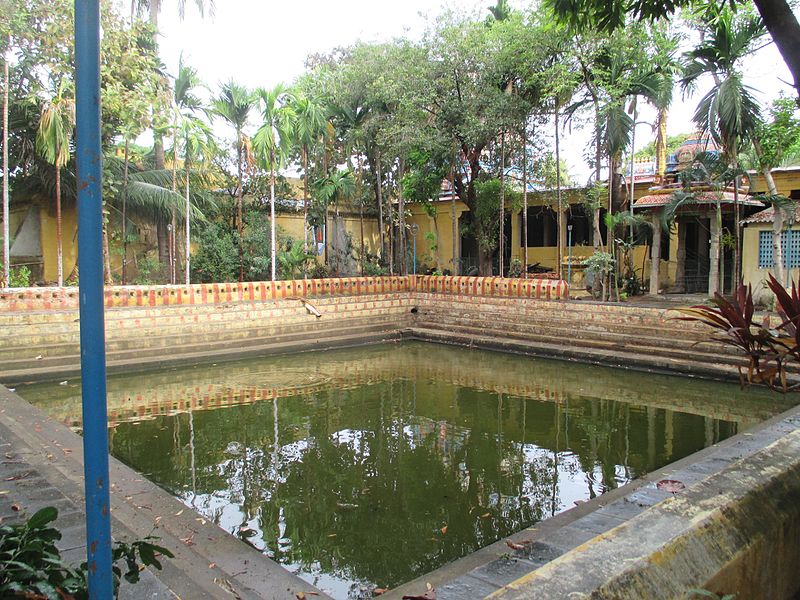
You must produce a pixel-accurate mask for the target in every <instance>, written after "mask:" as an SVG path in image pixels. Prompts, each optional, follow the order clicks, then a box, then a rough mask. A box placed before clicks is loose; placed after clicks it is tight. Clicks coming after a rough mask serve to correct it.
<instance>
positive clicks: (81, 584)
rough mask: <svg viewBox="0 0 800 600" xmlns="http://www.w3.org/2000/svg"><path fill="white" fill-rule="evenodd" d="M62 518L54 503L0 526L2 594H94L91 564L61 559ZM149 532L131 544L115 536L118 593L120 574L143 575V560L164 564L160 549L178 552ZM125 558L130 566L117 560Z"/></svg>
mask: <svg viewBox="0 0 800 600" xmlns="http://www.w3.org/2000/svg"><path fill="white" fill-rule="evenodd" d="M57 518H58V510H57V509H55V508H53V507H52V506H49V507H46V508H43V509H41V510H40V511H39V512H37V513H36V514H35V515H33V516H32V517H31V518H30V519H28V521H27V522H25V523H15V524H13V525H3V526H0V597H2V598H38V599H42V600H44V599H47V600H62V599H65V598H73V599H75V600H83V599H85V598H88V597H89V585H88V581H89V569H88V565H87V564H86V563H85V562H84V563H82V564H81V565H80V566H79V567H77V568H75V567H70V566H69V565H67V564H66V563H64V562H63V561H62V559H61V553H60V552H59V551H58V548H56V542H57V541H58V540H60V539H61V533H60V532H59V531H58V530H57V529H56V528H54V527H52V526H51V525H50V524H51V523H52V522H53V521H55V520H56V519H57ZM153 539H155V538H152V537H147V538H145V539H144V540H139V541H136V542H133V543H131V544H127V543H124V542H114V548H113V549H112V560H113V562H114V565H113V568H112V570H113V573H112V575H113V583H114V596H115V597H116V595H117V593H118V591H119V583H120V577H124V578H125V580H126V581H128V582H129V583H136V582H138V581H139V572H140V567H139V561H141V563H142V564H143V565H145V566H152V567H154V568H156V569H158V570H160V569H161V563H160V562H159V561H158V559H157V558H156V554H163V555H164V556H167V557H169V558H173V555H172V553H171V552H170V551H169V550H167V549H166V548H161V547H160V546H156V545H155V544H153V543H151V540H153ZM120 562H122V563H124V565H125V567H126V571H125V573H124V575H123V573H122V568H121V567H120V566H119V565H118V564H117V563H120Z"/></svg>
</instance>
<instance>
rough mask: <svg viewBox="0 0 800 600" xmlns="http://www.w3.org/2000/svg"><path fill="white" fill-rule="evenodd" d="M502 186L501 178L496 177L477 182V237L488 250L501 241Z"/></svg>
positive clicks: (475, 217) (481, 245)
mask: <svg viewBox="0 0 800 600" xmlns="http://www.w3.org/2000/svg"><path fill="white" fill-rule="evenodd" d="M501 188H502V184H501V183H500V180H499V179H495V178H492V179H485V180H481V181H476V182H475V196H476V210H475V214H474V216H473V223H474V224H475V225H476V228H475V237H476V239H477V240H478V245H479V246H480V248H481V249H482V250H484V251H486V252H491V251H493V250H494V249H495V248H497V246H498V243H499V235H500V190H501Z"/></svg>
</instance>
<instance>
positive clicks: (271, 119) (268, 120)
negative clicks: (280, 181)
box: [253, 84, 294, 281]
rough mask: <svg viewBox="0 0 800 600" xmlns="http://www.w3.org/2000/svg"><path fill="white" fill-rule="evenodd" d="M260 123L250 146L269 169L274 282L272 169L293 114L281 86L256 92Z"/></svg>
mask: <svg viewBox="0 0 800 600" xmlns="http://www.w3.org/2000/svg"><path fill="white" fill-rule="evenodd" d="M256 93H257V95H258V97H259V99H260V101H261V102H260V106H261V116H262V118H263V122H262V124H261V127H259V128H258V131H256V134H255V136H254V137H253V147H254V148H255V150H256V153H257V154H258V156H259V157H260V158H261V159H262V160H263V161H264V162H266V163H267V166H268V168H269V212H270V252H271V261H270V262H271V265H270V273H271V276H272V281H275V279H276V278H277V276H276V263H277V239H276V237H277V236H276V224H275V169H276V167H278V166H279V165H282V164H283V161H284V158H285V156H286V151H287V149H288V146H289V143H290V141H291V139H292V134H293V122H294V117H293V112H292V109H291V107H290V106H289V105H288V101H289V98H290V96H289V94H288V92H287V90H286V88H284V87H283V85H280V84H278V85H276V86H275V87H274V88H272V89H270V90H265V89H263V88H262V89H259V90H258V91H257V92H256Z"/></svg>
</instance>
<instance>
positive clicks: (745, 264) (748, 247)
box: [742, 223, 800, 301]
mask: <svg viewBox="0 0 800 600" xmlns="http://www.w3.org/2000/svg"><path fill="white" fill-rule="evenodd" d="M789 229H791V230H792V231H798V230H800V225H795V226H793V227H790V228H787V231H788V230H789ZM762 231H769V232H771V231H772V223H753V224H751V225H747V226H746V227H745V228H744V232H743V236H742V280H743V281H744V283H745V285H752V286H753V296H754V297H755V298H756V299H757V300H762V301H766V300H767V299H768V298H770V297H771V293H770V292H769V291H768V290H767V283H766V282H767V280H768V279H769V275H770V274H771V273H773V269H772V268H761V267H759V266H758V246H759V237H760V235H761V232H762ZM787 275H788V277H789V279H790V280H791V281H795V282H797V281H800V269H787Z"/></svg>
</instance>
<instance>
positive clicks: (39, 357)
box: [36, 354, 44, 360]
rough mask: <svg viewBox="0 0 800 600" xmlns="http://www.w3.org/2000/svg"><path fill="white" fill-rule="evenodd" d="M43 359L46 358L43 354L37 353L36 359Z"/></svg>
mask: <svg viewBox="0 0 800 600" xmlns="http://www.w3.org/2000/svg"><path fill="white" fill-rule="evenodd" d="M43 359H44V356H42V355H41V354H37V355H36V360H43Z"/></svg>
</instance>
